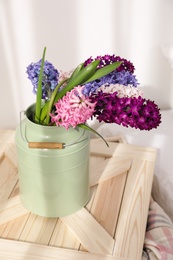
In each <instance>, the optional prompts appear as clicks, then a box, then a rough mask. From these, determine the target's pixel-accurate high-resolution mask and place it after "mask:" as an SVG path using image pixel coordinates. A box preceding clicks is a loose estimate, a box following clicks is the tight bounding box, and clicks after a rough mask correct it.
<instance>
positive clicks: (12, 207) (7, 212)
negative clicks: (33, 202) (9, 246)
mask: <svg viewBox="0 0 173 260" xmlns="http://www.w3.org/2000/svg"><path fill="white" fill-rule="evenodd" d="M28 213H29V211H28V210H27V209H26V208H24V206H23V205H22V203H21V200H20V196H19V195H18V196H15V197H14V198H11V199H9V200H7V201H5V202H4V203H1V204H0V225H2V224H5V223H7V222H9V221H12V220H14V219H16V218H18V217H21V216H24V215H26V214H28Z"/></svg>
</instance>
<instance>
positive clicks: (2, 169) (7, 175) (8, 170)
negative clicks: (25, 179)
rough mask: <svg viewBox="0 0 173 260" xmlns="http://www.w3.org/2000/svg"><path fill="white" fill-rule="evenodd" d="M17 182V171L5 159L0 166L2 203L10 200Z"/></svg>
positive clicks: (0, 200)
mask: <svg viewBox="0 0 173 260" xmlns="http://www.w3.org/2000/svg"><path fill="white" fill-rule="evenodd" d="M17 181H18V175H17V169H16V168H15V167H14V166H13V165H12V164H11V163H10V161H9V160H8V159H7V158H6V157H4V159H3V161H1V164H0V202H2V201H6V200H7V199H8V198H9V196H10V194H11V192H12V190H13V189H14V186H15V185H16V183H17Z"/></svg>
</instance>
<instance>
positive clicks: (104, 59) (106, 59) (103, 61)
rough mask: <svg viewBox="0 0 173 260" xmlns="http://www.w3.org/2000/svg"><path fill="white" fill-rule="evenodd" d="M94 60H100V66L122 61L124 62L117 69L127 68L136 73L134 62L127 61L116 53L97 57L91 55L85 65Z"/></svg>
mask: <svg viewBox="0 0 173 260" xmlns="http://www.w3.org/2000/svg"><path fill="white" fill-rule="evenodd" d="M94 60H100V63H99V65H98V68H102V67H105V66H107V65H109V64H112V63H113V62H118V61H121V62H122V63H121V65H120V66H119V67H118V68H117V69H116V71H122V70H126V71H129V72H130V73H134V70H135V67H134V65H133V63H131V62H130V61H127V60H126V59H124V58H121V57H120V56H115V55H114V54H113V55H104V56H97V57H96V58H92V57H90V58H89V59H87V60H86V61H85V63H84V66H87V65H88V64H90V63H91V62H92V61H94Z"/></svg>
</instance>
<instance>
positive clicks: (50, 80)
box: [26, 60, 59, 99]
mask: <svg viewBox="0 0 173 260" xmlns="http://www.w3.org/2000/svg"><path fill="white" fill-rule="evenodd" d="M40 69H41V60H40V61H38V62H36V63H31V64H30V65H29V66H28V67H27V70H26V73H27V74H28V78H29V79H30V80H31V82H32V85H33V92H34V94H36V93H37V87H38V79H39V73H40ZM58 77H59V72H58V70H57V69H55V68H54V66H53V65H52V64H51V63H50V62H48V61H45V63H44V70H43V80H42V98H43V99H49V98H50V96H51V93H52V92H53V90H54V89H55V87H56V86H57V84H58Z"/></svg>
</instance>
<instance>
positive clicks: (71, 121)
mask: <svg viewBox="0 0 173 260" xmlns="http://www.w3.org/2000/svg"><path fill="white" fill-rule="evenodd" d="M45 53H46V48H45V49H44V52H43V56H42V59H41V60H40V61H39V62H37V63H31V64H30V65H29V66H28V67H27V74H28V78H29V79H30V80H31V82H32V85H33V92H34V93H35V94H36V110H35V113H34V115H33V118H32V121H34V122H35V123H37V124H42V125H46V126H52V125H57V126H62V127H64V128H66V129H67V130H68V128H69V127H73V128H76V127H83V128H84V129H88V130H91V131H93V132H95V130H93V129H92V128H90V127H89V126H88V125H87V124H86V122H87V120H88V119H93V118H96V119H98V121H99V122H106V123H116V124H119V125H122V126H124V127H134V128H137V129H140V130H151V129H153V128H157V127H158V126H159V124H160V123H161V114H160V109H159V108H158V106H157V104H155V103H154V101H151V100H147V99H145V98H144V95H143V92H142V91H141V90H140V89H139V88H138V85H139V83H138V80H137V79H136V76H135V75H134V70H135V68H134V65H133V64H132V63H131V62H130V61H127V60H126V59H124V58H121V57H119V56H115V55H104V56H98V57H96V58H92V57H90V58H89V59H87V60H86V61H84V62H83V63H81V64H79V65H78V66H77V67H76V69H74V70H73V71H70V72H65V73H64V72H62V71H58V70H57V69H55V68H54V66H53V65H52V64H51V63H50V62H48V61H45ZM43 100H44V102H43ZM95 133H96V132H95ZM97 134H98V133H97ZM98 135H99V134H98Z"/></svg>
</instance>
